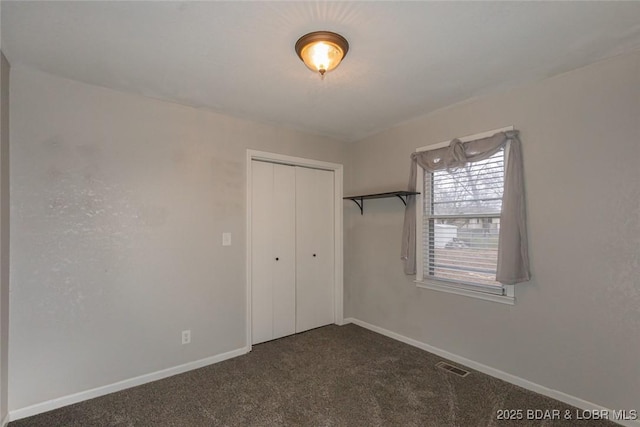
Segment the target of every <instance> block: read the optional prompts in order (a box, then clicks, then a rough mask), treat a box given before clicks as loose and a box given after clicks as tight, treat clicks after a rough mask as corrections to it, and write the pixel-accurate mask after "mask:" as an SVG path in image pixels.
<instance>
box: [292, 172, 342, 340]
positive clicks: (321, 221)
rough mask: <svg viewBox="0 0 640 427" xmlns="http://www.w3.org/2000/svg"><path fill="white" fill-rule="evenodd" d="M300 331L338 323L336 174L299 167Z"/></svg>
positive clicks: (298, 328)
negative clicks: (335, 309)
mask: <svg viewBox="0 0 640 427" xmlns="http://www.w3.org/2000/svg"><path fill="white" fill-rule="evenodd" d="M295 171H296V180H295V182H296V192H295V193H296V332H302V331H306V330H309V329H313V328H317V327H320V326H324V325H328V324H330V323H334V321H335V318H334V306H333V302H334V295H333V291H334V287H333V271H334V270H333V262H334V253H333V252H334V228H333V215H334V213H333V212H334V207H333V196H334V192H333V187H334V184H333V179H334V177H333V172H332V171H323V170H318V169H308V168H303V167H296V168H295Z"/></svg>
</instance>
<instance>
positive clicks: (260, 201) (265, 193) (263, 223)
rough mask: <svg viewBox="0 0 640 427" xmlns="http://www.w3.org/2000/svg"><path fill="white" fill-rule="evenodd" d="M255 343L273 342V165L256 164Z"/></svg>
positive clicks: (253, 203) (253, 202) (253, 199)
mask: <svg viewBox="0 0 640 427" xmlns="http://www.w3.org/2000/svg"><path fill="white" fill-rule="evenodd" d="M251 173H252V191H251V340H252V343H253V344H258V343H261V342H264V341H269V340H271V339H273V304H272V302H271V301H272V299H273V269H274V262H273V257H272V256H271V255H272V254H273V227H272V226H271V223H272V221H273V207H272V206H273V164H271V163H265V162H256V161H254V162H252V164H251Z"/></svg>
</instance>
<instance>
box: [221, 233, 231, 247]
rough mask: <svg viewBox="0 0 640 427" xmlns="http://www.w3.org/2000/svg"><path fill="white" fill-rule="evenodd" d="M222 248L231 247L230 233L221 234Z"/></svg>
mask: <svg viewBox="0 0 640 427" xmlns="http://www.w3.org/2000/svg"><path fill="white" fill-rule="evenodd" d="M222 246H231V233H222Z"/></svg>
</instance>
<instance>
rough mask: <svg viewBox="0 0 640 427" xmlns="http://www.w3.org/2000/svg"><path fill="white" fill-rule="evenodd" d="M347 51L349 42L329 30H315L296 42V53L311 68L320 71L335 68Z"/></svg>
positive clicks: (321, 72)
mask: <svg viewBox="0 0 640 427" xmlns="http://www.w3.org/2000/svg"><path fill="white" fill-rule="evenodd" d="M347 52H349V42H348V41H347V39H345V38H344V37H342V36H341V35H340V34H336V33H332V32H331V31H315V32H313V33H309V34H305V35H304V36H302V37H300V38H299V39H298V41H297V42H296V53H297V54H298V57H299V58H300V59H301V60H302V62H304V64H305V65H306V66H307V67H308V68H309V69H310V70H311V71H314V72H317V73H320V76H321V78H324V75H325V73H326V72H327V71H331V70H333V69H334V68H336V67H337V66H338V65H339V64H340V62H341V61H342V59H343V58H344V57H345V56H346V55H347Z"/></svg>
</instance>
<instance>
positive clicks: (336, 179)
mask: <svg viewBox="0 0 640 427" xmlns="http://www.w3.org/2000/svg"><path fill="white" fill-rule="evenodd" d="M254 160H258V161H263V162H270V163H278V164H283V165H291V166H302V167H307V168H313V169H322V170H328V171H333V197H334V202H333V229H334V230H333V233H334V236H333V241H334V251H333V254H334V262H333V269H334V271H333V286H334V293H333V295H334V301H333V304H334V313H335V324H337V325H343V324H344V313H343V297H344V295H343V253H342V250H343V249H342V247H343V246H342V244H343V226H342V195H343V194H342V173H343V172H342V168H343V166H342V165H341V164H339V163H329V162H323V161H320V160H313V159H305V158H302V157H293V156H287V155H284V154H277V153H269V152H266V151H256V150H247V157H246V171H247V176H246V183H247V194H246V199H247V218H246V250H247V251H246V260H245V266H246V307H245V311H246V320H245V324H246V345H247V349H248V350H249V351H251V347H252V344H251V343H252V339H251V334H252V331H251V274H252V272H251V194H252V191H253V188H252V187H253V186H252V183H253V175H252V173H251V167H252V163H251V162H252V161H254Z"/></svg>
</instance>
